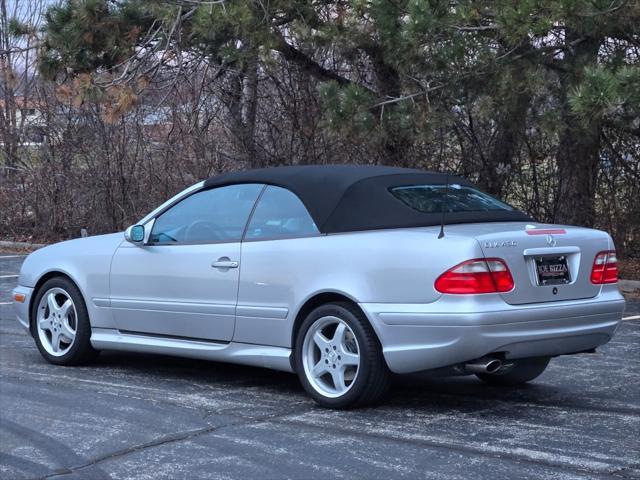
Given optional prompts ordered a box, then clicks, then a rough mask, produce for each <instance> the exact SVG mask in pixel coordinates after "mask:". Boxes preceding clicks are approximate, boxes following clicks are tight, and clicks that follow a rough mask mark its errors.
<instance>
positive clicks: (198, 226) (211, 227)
mask: <svg viewBox="0 0 640 480" xmlns="http://www.w3.org/2000/svg"><path fill="white" fill-rule="evenodd" d="M184 237H185V240H187V241H194V240H223V239H224V238H223V236H222V234H221V233H220V227H218V225H216V224H215V223H214V222H211V221H209V220H196V221H194V222H192V223H191V224H190V225H189V226H188V227H187V229H186V230H185V232H184Z"/></svg>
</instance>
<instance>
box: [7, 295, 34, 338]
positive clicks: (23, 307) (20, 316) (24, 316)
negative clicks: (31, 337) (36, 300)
mask: <svg viewBox="0 0 640 480" xmlns="http://www.w3.org/2000/svg"><path fill="white" fill-rule="evenodd" d="M16 294H22V295H24V296H25V299H24V301H23V302H17V301H16V300H15V295H16ZM31 295H33V288H30V287H23V286H22V285H18V286H17V287H16V288H14V289H13V292H11V298H13V299H14V300H13V308H14V310H15V312H16V318H17V320H18V323H20V325H22V326H23V327H24V328H25V329H26V330H27V332H29V305H31Z"/></svg>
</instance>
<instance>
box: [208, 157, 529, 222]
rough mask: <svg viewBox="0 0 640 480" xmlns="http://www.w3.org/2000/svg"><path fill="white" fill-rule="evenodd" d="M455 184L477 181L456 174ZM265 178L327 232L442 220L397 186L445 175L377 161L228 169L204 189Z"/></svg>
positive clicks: (508, 214)
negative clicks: (404, 197)
mask: <svg viewBox="0 0 640 480" xmlns="http://www.w3.org/2000/svg"><path fill="white" fill-rule="evenodd" d="M449 182H450V183H451V184H458V185H468V186H473V184H471V183H470V182H469V181H467V180H465V179H464V178H461V177H457V176H454V175H451V176H450V177H449ZM242 183H262V184H267V185H275V186H278V187H283V188H286V189H288V190H290V191H292V192H293V193H295V194H296V195H297V196H298V197H299V198H300V200H301V201H302V203H304V205H305V206H306V207H307V210H309V213H310V214H311V217H312V218H313V220H314V222H315V224H316V226H317V227H318V229H319V230H320V231H321V232H322V233H338V232H353V231H362V230H376V229H385V228H409V227H425V226H432V225H439V224H440V220H441V215H440V214H439V213H422V212H419V211H417V210H414V209H412V208H410V207H408V206H407V205H405V204H404V203H402V202H401V201H400V200H398V199H397V198H395V197H394V196H393V195H392V194H391V193H390V191H389V189H390V188H392V187H398V186H406V185H423V184H427V185H444V184H445V183H446V175H445V174H442V173H434V172H425V171H422V170H414V169H409V168H397V167H383V166H374V165H304V166H291V167H275V168H262V169H257V170H247V171H242V172H232V173H225V174H222V175H217V176H215V177H211V178H209V179H208V180H206V181H205V182H204V186H205V188H213V187H220V186H224V185H234V184H242ZM504 221H531V218H530V217H529V216H527V215H526V214H524V213H523V212H520V211H518V210H513V211H508V210H492V211H482V212H451V213H447V214H446V218H445V223H446V224H454V223H477V222H504Z"/></svg>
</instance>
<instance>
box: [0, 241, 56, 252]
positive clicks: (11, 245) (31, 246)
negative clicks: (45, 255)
mask: <svg viewBox="0 0 640 480" xmlns="http://www.w3.org/2000/svg"><path fill="white" fill-rule="evenodd" d="M46 246H47V244H46V243H28V242H8V241H5V240H0V248H17V249H30V250H37V249H39V248H42V247H46Z"/></svg>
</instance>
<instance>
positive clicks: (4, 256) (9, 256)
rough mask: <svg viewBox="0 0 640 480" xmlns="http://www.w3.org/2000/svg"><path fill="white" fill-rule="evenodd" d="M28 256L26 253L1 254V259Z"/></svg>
mask: <svg viewBox="0 0 640 480" xmlns="http://www.w3.org/2000/svg"><path fill="white" fill-rule="evenodd" d="M22 257H26V255H0V260H2V259H3V258H22Z"/></svg>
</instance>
